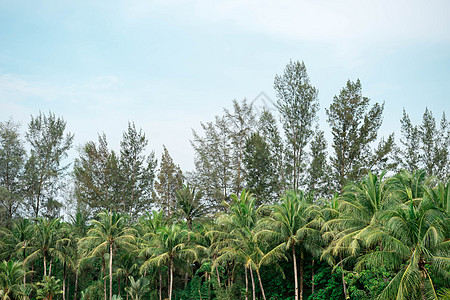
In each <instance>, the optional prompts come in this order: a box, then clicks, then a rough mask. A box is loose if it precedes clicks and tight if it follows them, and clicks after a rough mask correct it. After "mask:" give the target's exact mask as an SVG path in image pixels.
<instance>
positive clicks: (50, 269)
mask: <svg viewBox="0 0 450 300" xmlns="http://www.w3.org/2000/svg"><path fill="white" fill-rule="evenodd" d="M52 265H53V258H52V259H50V266H49V267H48V277H51V276H52Z"/></svg>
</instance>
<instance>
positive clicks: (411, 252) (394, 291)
mask: <svg viewBox="0 0 450 300" xmlns="http://www.w3.org/2000/svg"><path fill="white" fill-rule="evenodd" d="M384 218H385V219H386V221H385V225H384V226H382V227H380V228H379V229H378V230H374V231H373V232H371V234H370V235H368V236H367V245H368V246H369V247H372V248H375V246H377V245H379V244H380V243H382V244H383V247H382V248H378V250H377V249H376V250H373V251H370V252H369V253H367V254H365V255H362V256H361V257H360V258H359V261H358V263H357V265H356V266H355V269H356V270H357V271H358V270H360V269H362V268H364V267H369V268H370V267H374V266H380V265H385V266H387V267H390V268H392V269H393V270H395V271H396V273H397V274H396V275H395V276H394V278H393V279H392V280H391V282H390V283H389V284H388V285H387V287H386V288H385V289H384V290H383V292H382V293H381V294H380V295H379V299H438V297H437V295H436V291H435V289H434V286H435V285H434V282H433V278H440V279H441V280H443V281H444V282H446V283H447V285H448V284H449V283H450V275H449V273H448V270H449V269H450V241H449V240H448V238H446V235H448V233H446V232H445V231H446V230H445V228H446V226H447V225H446V224H445V220H446V216H445V215H444V213H443V212H442V211H441V210H440V209H439V208H437V207H436V206H435V204H434V202H433V201H431V200H429V199H421V200H418V199H416V198H415V199H412V200H410V201H409V202H406V203H404V204H402V205H400V206H399V207H397V208H393V209H390V210H387V211H386V212H385V213H384Z"/></svg>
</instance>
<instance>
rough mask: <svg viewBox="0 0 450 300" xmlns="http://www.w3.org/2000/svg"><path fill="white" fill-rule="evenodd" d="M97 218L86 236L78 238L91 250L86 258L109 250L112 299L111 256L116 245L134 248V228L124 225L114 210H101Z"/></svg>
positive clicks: (123, 220)
mask: <svg viewBox="0 0 450 300" xmlns="http://www.w3.org/2000/svg"><path fill="white" fill-rule="evenodd" d="M97 217H98V220H92V221H91V225H92V227H91V228H90V229H89V230H88V232H87V237H85V238H83V239H81V240H80V243H82V244H85V245H86V246H87V247H88V248H90V249H91V250H90V251H89V252H88V254H87V256H86V258H89V257H95V256H98V255H100V254H102V253H106V252H107V251H109V299H110V300H111V299H112V295H113V291H112V280H113V276H112V274H113V257H114V250H115V249H117V248H118V247H124V248H134V247H135V246H134V242H135V240H136V239H135V236H134V231H135V230H134V229H132V228H129V227H127V226H126V221H125V217H124V216H123V215H121V214H118V213H116V212H108V211H103V212H101V213H99V214H98V215H97Z"/></svg>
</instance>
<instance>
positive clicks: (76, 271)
mask: <svg viewBox="0 0 450 300" xmlns="http://www.w3.org/2000/svg"><path fill="white" fill-rule="evenodd" d="M77 292H78V268H76V269H75V293H74V295H73V299H74V300H77Z"/></svg>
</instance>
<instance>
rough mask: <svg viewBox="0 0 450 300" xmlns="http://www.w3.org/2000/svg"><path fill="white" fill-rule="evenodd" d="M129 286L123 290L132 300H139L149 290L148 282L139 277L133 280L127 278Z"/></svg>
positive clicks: (130, 277)
mask: <svg viewBox="0 0 450 300" xmlns="http://www.w3.org/2000/svg"><path fill="white" fill-rule="evenodd" d="M129 280H130V286H129V287H126V288H125V291H126V292H127V293H128V294H129V295H130V297H131V299H132V300H141V299H142V298H143V297H144V295H145V294H146V293H147V292H148V291H149V290H150V288H149V281H148V280H147V279H146V278H144V277H141V278H139V279H138V280H134V278H133V276H129Z"/></svg>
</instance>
